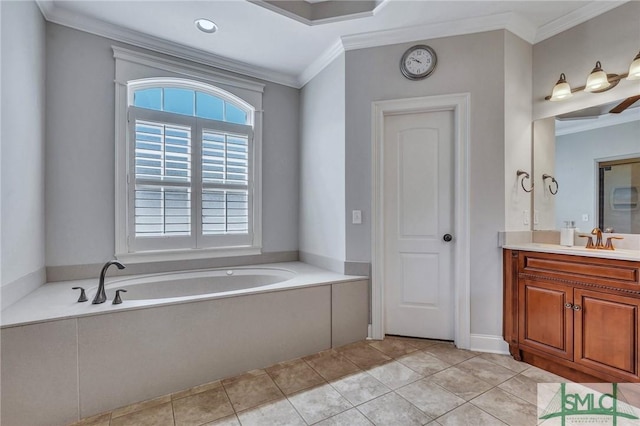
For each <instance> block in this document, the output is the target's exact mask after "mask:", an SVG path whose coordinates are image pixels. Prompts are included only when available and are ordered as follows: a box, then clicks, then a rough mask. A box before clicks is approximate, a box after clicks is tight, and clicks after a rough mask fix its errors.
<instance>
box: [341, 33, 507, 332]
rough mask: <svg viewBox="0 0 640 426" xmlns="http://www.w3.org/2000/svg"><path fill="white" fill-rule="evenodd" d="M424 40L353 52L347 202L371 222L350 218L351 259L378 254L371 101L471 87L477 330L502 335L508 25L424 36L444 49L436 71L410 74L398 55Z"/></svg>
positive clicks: (367, 258)
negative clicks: (415, 77) (414, 77)
mask: <svg viewBox="0 0 640 426" xmlns="http://www.w3.org/2000/svg"><path fill="white" fill-rule="evenodd" d="M418 43H421V42H419V41H416V42H413V43H406V44H398V45H391V46H383V47H375V48H370V49H362V50H354V51H348V52H347V53H346V89H347V90H346V123H347V127H346V200H347V202H346V210H347V212H349V211H351V210H353V209H360V210H362V211H363V220H364V225H351V224H350V223H347V225H346V254H347V261H366V262H368V261H370V260H371V222H370V218H371V102H373V101H378V100H385V99H399V98H411V97H418V96H429V95H441V94H451V93H463V92H469V93H471V110H470V118H471V128H470V145H471V149H470V161H469V173H470V181H471V187H470V210H471V212H470V215H471V223H470V229H471V332H472V333H477V334H487V335H494V336H496V335H500V334H501V329H502V325H501V323H502V315H501V312H502V309H501V306H502V262H501V251H500V249H499V248H498V246H497V237H496V232H497V231H498V230H500V229H503V227H504V224H505V216H504V215H505V213H504V212H505V207H504V205H505V204H504V203H505V197H504V190H503V188H504V129H505V127H504V31H492V32H486V33H480V34H472V35H465V36H457V37H447V38H441V39H433V40H428V41H425V42H424V43H425V44H428V45H429V46H431V47H433V48H434V49H435V51H436V53H437V55H438V65H437V68H436V70H435V72H434V73H433V75H432V76H430V77H429V78H427V79H426V80H422V81H409V80H407V79H406V78H404V77H403V76H402V74H401V73H400V70H399V68H398V62H399V60H400V57H401V56H402V54H403V52H404V51H405V50H406V49H407V48H408V47H410V46H412V45H414V44H418ZM348 222H349V221H348Z"/></svg>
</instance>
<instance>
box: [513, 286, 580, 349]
mask: <svg viewBox="0 0 640 426" xmlns="http://www.w3.org/2000/svg"><path fill="white" fill-rule="evenodd" d="M519 284H520V287H519V289H518V293H519V306H518V308H519V309H518V320H519V332H518V334H519V340H520V345H521V346H523V347H529V348H532V349H537V350H540V351H543V352H546V353H549V354H552V355H555V356H558V357H561V358H565V359H568V360H572V359H573V310H572V309H571V307H572V306H573V305H572V303H573V299H572V296H573V288H572V287H569V286H565V285H562V284H555V283H551V282H547V281H543V280H534V279H520V283H519Z"/></svg>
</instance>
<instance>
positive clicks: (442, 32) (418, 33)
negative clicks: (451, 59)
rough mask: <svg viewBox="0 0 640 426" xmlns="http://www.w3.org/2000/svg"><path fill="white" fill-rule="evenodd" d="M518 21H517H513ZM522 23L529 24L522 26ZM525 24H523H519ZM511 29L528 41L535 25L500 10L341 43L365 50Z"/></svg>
mask: <svg viewBox="0 0 640 426" xmlns="http://www.w3.org/2000/svg"><path fill="white" fill-rule="evenodd" d="M514 20H515V21H517V23H518V24H516V23H515V22H514V23H512V21H514ZM523 22H525V23H527V24H526V25H523ZM520 25H522V27H520ZM507 28H509V31H511V32H513V33H514V34H516V35H517V36H519V37H521V38H523V39H524V40H526V41H528V42H529V43H531V42H532V39H531V36H532V30H531V28H532V25H531V24H530V23H528V21H526V19H524V18H522V17H519V16H518V15H516V14H514V13H500V14H496V15H491V16H483V17H478V18H469V19H460V20H456V21H447V22H438V23H435V24H431V25H416V26H411V27H404V28H396V29H392V30H383V31H374V32H368V33H361V34H354V35H349V36H343V37H342V38H341V39H342V45H343V46H344V49H345V50H355V49H366V48H369V47H376V46H386V45H390V44H398V43H407V42H411V41H416V40H427V39H432V38H441V37H451V36H456V35H463V34H473V33H480V32H485V31H493V30H504V29H507Z"/></svg>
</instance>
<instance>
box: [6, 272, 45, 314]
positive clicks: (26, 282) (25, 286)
mask: <svg viewBox="0 0 640 426" xmlns="http://www.w3.org/2000/svg"><path fill="white" fill-rule="evenodd" d="M46 281H47V276H46V269H45V268H40V269H38V270H37V271H33V272H31V273H30V274H27V275H25V276H23V277H21V278H18V279H17V280H15V281H12V282H10V283H9V284H5V285H3V286H2V288H0V309H4V308H6V307H7V306H10V305H13V304H14V303H16V302H17V301H18V300H20V299H22V298H23V297H24V296H26V295H27V294H29V293H31V292H32V291H34V290H36V289H37V288H38V287H40V286H41V285H42V284H44V283H45V282H46Z"/></svg>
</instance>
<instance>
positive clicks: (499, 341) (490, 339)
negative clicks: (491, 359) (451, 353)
mask: <svg viewBox="0 0 640 426" xmlns="http://www.w3.org/2000/svg"><path fill="white" fill-rule="evenodd" d="M470 337H471V338H470V339H469V343H470V348H469V349H471V350H472V351H477V352H489V353H494V354H504V355H508V354H509V345H508V344H507V342H505V341H504V339H503V338H502V336H493V335H490V334H473V333H472V334H471V336H470Z"/></svg>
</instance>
